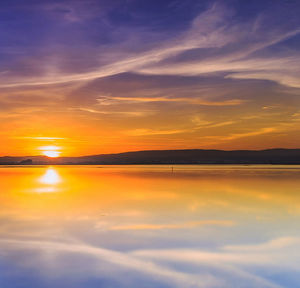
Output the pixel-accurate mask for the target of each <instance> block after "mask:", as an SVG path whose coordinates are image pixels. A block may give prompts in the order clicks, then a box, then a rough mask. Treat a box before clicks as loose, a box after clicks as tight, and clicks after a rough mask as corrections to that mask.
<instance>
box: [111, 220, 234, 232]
mask: <svg viewBox="0 0 300 288" xmlns="http://www.w3.org/2000/svg"><path fill="white" fill-rule="evenodd" d="M234 225H235V223H234V222H232V221H226V220H202V221H192V222H185V223H177V224H133V225H122V226H113V227H111V228H110V230H162V229H189V228H195V227H201V226H221V227H222V226H223V227H231V226H234Z"/></svg>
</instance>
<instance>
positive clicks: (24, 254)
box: [0, 166, 300, 288]
mask: <svg viewBox="0 0 300 288" xmlns="http://www.w3.org/2000/svg"><path fill="white" fill-rule="evenodd" d="M299 220H300V166H174V171H173V173H172V170H171V167H169V166H110V167H105V166H104V167H103V166H98V167H96V166H93V167H92V166H85V167H80V166H77V167H76V166H75V167H66V166H65V167H1V168H0V233H1V237H0V287H1V288H19V287H22V288H23V287H24V288H25V287H26V288H29V287H30V288H31V287H32V288H44V287H47V288H48V287H49V288H50V287H51V288H52V287H55V288H94V287H97V288H102V287H103V288H115V287H116V288H117V287H118V288H119V287H121V288H122V287H130V288H146V287H153V288H158V287H159V288H165V287H180V288H189V287H218V288H219V287H230V288H235V287H249V288H250V287H251V288H254V287H292V288H294V287H300V229H299V227H300V225H299Z"/></svg>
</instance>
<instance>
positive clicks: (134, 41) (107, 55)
mask: <svg viewBox="0 0 300 288" xmlns="http://www.w3.org/2000/svg"><path fill="white" fill-rule="evenodd" d="M299 14H300V1H298V0H272V1H271V0H265V1H261V0H259V1H257V0H252V1H242V0H228V1H225V0H224V1H211V0H209V1H207V0H206V1H205V0H204V1H197V0H186V1H179V0H173V1H171V0H164V1H157V0H113V1H111V0H84V1H83V0H81V1H79V0H73V1H66V0H60V1H53V0H51V1H35V0H28V1H21V0H10V1H6V0H3V1H1V4H0V37H1V42H0V61H1V65H0V75H1V77H0V139H1V142H0V156H4V155H12V156H24V155H38V154H41V153H43V151H44V152H45V151H48V150H50V152H51V151H52V152H53V153H54V152H55V151H56V152H57V155H58V154H59V155H61V156H78V155H89V154H101V153H116V152H125V151H134V150H149V149H151V150H152V149H190V148H192V149H194V148H201V149H225V150H233V149H267V148H275V147H282V148H299V144H298V143H299V141H300V125H299V124H300V78H299V75H300V49H299V47H300V18H299ZM45 147H46V148H45ZM51 147H52V148H51ZM48 152H49V151H48ZM54 154H55V153H54Z"/></svg>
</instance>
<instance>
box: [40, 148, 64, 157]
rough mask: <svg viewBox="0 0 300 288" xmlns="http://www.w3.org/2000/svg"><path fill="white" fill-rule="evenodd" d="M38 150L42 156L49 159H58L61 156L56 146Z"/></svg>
mask: <svg viewBox="0 0 300 288" xmlns="http://www.w3.org/2000/svg"><path fill="white" fill-rule="evenodd" d="M39 150H41V151H42V153H43V155H45V156H47V157H50V158H55V157H58V156H59V155H60V154H61V152H60V151H59V150H61V148H60V147H58V146H42V147H40V148H39Z"/></svg>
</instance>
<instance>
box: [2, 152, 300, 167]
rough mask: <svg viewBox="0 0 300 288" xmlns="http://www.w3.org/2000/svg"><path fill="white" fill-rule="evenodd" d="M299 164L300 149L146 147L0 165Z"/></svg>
mask: <svg viewBox="0 0 300 288" xmlns="http://www.w3.org/2000/svg"><path fill="white" fill-rule="evenodd" d="M126 164H127V165H133V164H300V149H267V150H231V151H225V150H204V149H186V150H145V151H133V152H125V153H117V154H99V155H89V156H80V157H57V158H50V157H47V156H25V157H11V156H5V157H0V165H126Z"/></svg>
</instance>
